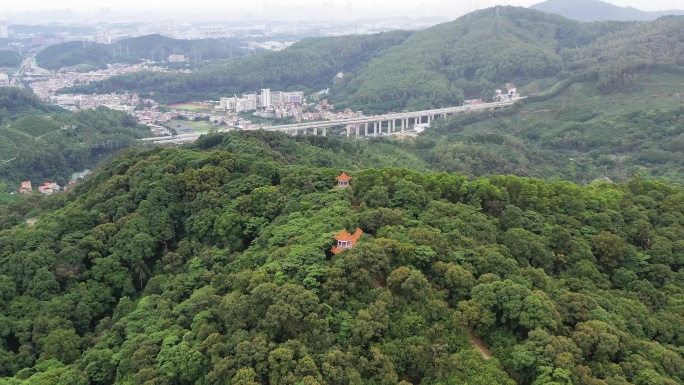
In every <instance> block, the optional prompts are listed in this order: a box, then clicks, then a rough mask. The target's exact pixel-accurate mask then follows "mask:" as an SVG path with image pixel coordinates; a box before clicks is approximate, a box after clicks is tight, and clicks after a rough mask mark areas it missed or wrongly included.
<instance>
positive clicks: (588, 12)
mask: <svg viewBox="0 0 684 385" xmlns="http://www.w3.org/2000/svg"><path fill="white" fill-rule="evenodd" d="M530 8H531V9H536V10H538V11H542V12H547V13H553V14H556V15H561V16H563V17H566V18H568V19H572V20H577V21H585V22H587V21H609V20H613V21H651V20H655V19H657V18H659V17H661V16H666V15H684V10H666V11H657V12H647V11H642V10H639V9H636V8H633V7H620V6H617V5H613V4H610V3H607V2H604V1H600V0H573V1H567V0H547V1H544V2H543V3H539V4H535V5H533V6H531V7H530Z"/></svg>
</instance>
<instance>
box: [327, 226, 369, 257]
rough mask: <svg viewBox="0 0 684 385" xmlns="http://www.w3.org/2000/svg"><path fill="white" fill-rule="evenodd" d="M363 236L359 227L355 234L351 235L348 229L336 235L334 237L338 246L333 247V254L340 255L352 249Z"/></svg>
mask: <svg viewBox="0 0 684 385" xmlns="http://www.w3.org/2000/svg"><path fill="white" fill-rule="evenodd" d="M362 235H363V230H361V229H359V228H358V227H357V228H356V231H354V234H349V232H348V231H347V230H346V229H344V230H342V232H341V233H339V234H335V236H334V237H335V240H336V241H337V246H333V248H332V252H333V254H337V253H340V252H342V251H343V250H347V249H351V248H352V247H354V245H355V244H356V242H357V241H358V240H359V238H361V236H362Z"/></svg>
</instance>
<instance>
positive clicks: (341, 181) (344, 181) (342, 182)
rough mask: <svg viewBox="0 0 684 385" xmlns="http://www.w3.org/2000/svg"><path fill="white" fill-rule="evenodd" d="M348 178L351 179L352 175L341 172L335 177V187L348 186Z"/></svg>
mask: <svg viewBox="0 0 684 385" xmlns="http://www.w3.org/2000/svg"><path fill="white" fill-rule="evenodd" d="M350 180H352V177H350V176H349V175H347V174H346V173H344V172H343V173H342V174H341V175H340V176H338V177H337V187H342V188H344V187H347V186H349V181H350Z"/></svg>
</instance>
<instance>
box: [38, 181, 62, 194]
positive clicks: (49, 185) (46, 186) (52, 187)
mask: <svg viewBox="0 0 684 385" xmlns="http://www.w3.org/2000/svg"><path fill="white" fill-rule="evenodd" d="M38 191H39V192H41V193H43V194H45V195H52V193H54V192H55V191H59V185H58V184H57V183H55V182H45V183H43V185H42V186H38Z"/></svg>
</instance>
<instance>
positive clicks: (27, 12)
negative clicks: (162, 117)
mask: <svg viewBox="0 0 684 385" xmlns="http://www.w3.org/2000/svg"><path fill="white" fill-rule="evenodd" d="M568 1H570V0H568ZM539 2H541V1H540V0H507V1H506V0H363V1H362V0H257V1H254V2H232V1H231V2H228V3H226V2H224V1H221V0H204V1H202V2H199V3H188V2H186V1H179V0H168V1H158V0H151V1H147V2H140V1H133V0H119V1H117V2H112V1H107V2H105V1H101V0H62V1H60V2H58V3H56V2H54V1H53V0H24V1H20V2H6V3H7V4H3V9H2V10H0V20H1V19H3V18H6V19H10V20H11V19H13V18H16V19H17V20H19V21H21V22H26V21H27V20H28V19H30V18H31V17H32V15H34V16H35V17H36V21H46V20H49V19H51V14H54V19H55V20H52V21H60V19H63V18H64V17H65V15H66V16H71V17H72V18H73V19H79V18H83V16H85V15H88V16H93V15H94V16H96V19H94V20H92V21H106V20H107V19H108V18H112V19H116V21H122V20H127V21H144V20H148V19H155V20H161V19H175V18H180V17H183V16H185V18H187V20H182V21H196V20H202V19H206V20H207V21H210V20H212V21H213V20H220V19H236V18H244V17H249V18H259V16H264V17H268V18H274V17H282V18H294V19H312V18H320V19H322V20H329V19H349V18H358V19H362V18H376V19H377V18H382V17H383V16H384V17H440V18H443V19H449V20H450V19H455V18H457V17H459V16H462V15H464V14H466V13H468V12H471V11H474V10H477V9H482V8H488V7H492V6H495V5H513V6H522V7H529V6H531V5H534V4H537V3H539ZM606 2H608V3H611V4H615V5H618V6H631V7H634V8H637V9H640V10H643V11H664V10H669V9H684V4H683V3H682V0H650V1H643V0H609V1H606ZM142 10H144V11H145V12H141V11H142ZM333 11H334V12H333ZM179 21H180V20H179Z"/></svg>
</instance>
